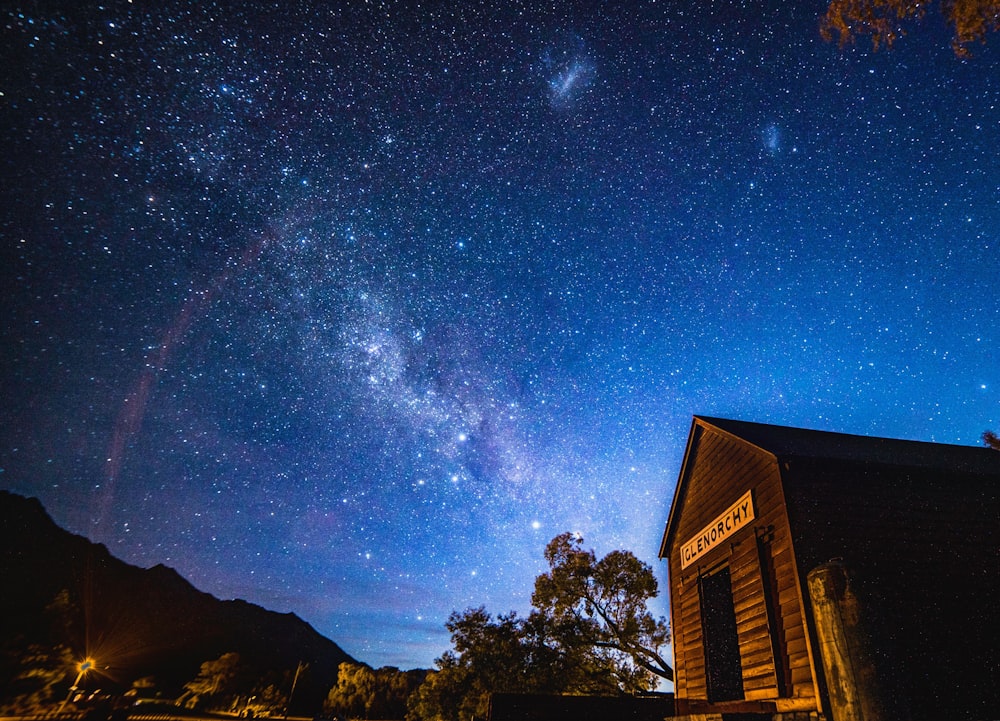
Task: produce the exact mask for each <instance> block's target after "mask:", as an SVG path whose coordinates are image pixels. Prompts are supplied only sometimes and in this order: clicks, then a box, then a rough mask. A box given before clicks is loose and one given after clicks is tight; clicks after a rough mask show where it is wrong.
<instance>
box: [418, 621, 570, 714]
mask: <svg viewBox="0 0 1000 721" xmlns="http://www.w3.org/2000/svg"><path fill="white" fill-rule="evenodd" d="M445 626H446V627H447V629H448V630H449V631H450V632H451V642H452V646H453V647H454V648H453V650H451V651H446V652H445V653H444V655H443V656H441V658H439V659H438V660H437V662H436V663H437V667H438V668H437V671H435V672H432V673H431V674H429V675H428V677H427V680H426V681H425V682H424V683H423V684H422V685H421V686H420V688H419V689H417V692H416V693H415V694H414V695H413V697H412V698H411V700H410V703H409V704H408V708H409V713H408V715H407V718H411V719H426V720H428V721H429V720H430V719H435V720H438V721H458V719H463V720H464V719H468V718H470V717H473V716H481V717H484V716H486V711H487V705H488V703H489V696H490V694H491V693H559V692H561V691H562V690H563V689H564V686H565V683H564V682H563V678H562V677H563V676H564V675H563V674H561V673H559V672H558V671H557V668H558V666H559V656H558V653H557V652H556V651H555V650H554V649H552V648H550V647H548V646H546V644H545V642H546V640H547V639H545V638H544V637H543V635H540V634H538V633H536V631H535V622H534V621H530V620H529V619H524V618H521V617H519V616H518V615H517V613H515V612H511V613H509V614H506V615H500V616H497V617H496V618H495V619H494V618H493V616H491V615H490V614H489V613H487V611H486V609H485V608H483V607H479V608H474V609H469V610H467V611H465V612H463V613H457V612H456V613H452V614H451V616H449V618H448V621H447V623H446V624H445Z"/></svg>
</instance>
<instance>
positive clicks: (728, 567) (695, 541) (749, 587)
mask: <svg viewBox="0 0 1000 721" xmlns="http://www.w3.org/2000/svg"><path fill="white" fill-rule="evenodd" d="M998 488H1000V453H998V452H997V451H994V450H991V449H988V448H977V447H967V446H953V445H942V444H935V443H922V442H915V441H903V440H893V439H886V438H872V437H864V436H852V435H845V434H840V433H829V432H823V431H812V430H804V429H799V428H786V427H781V426H772V425H764V424H759V423H748V422H743V421H733V420H726V419H719V418H707V417H699V416H696V417H695V418H694V421H693V423H692V426H691V433H690V436H689V438H688V445H687V450H686V453H685V457H684V463H683V466H682V469H681V473H680V478H679V479H678V483H677V488H676V490H675V493H674V499H673V504H672V506H671V509H670V517H669V520H668V522H667V527H666V531H665V533H664V536H663V543H662V546H661V549H660V557H661V558H663V559H666V560H667V562H668V575H669V587H670V614H671V621H672V627H673V637H674V641H673V647H674V663H675V674H676V680H675V694H676V704H677V713H678V715H685V714H689V715H694V714H703V713H733V714H755V713H756V714H760V717H762V718H768V717H769V716H771V715H773V714H778V713H785V714H790V716H785V717H784V718H789V717H791V718H798V717H801V718H813V717H825V718H827V719H832V720H833V721H841V720H842V719H849V718H850V719H853V718H858V719H861V718H864V719H866V721H873V720H874V719H913V720H914V721H916V720H918V719H942V718H947V719H997V718H1000V690H998V689H1000V663H998V658H1000V610H998V609H1000V583H998V580H1000V542H998V537H1000V503H998ZM831 561H834V563H833V564H831V563H830V562H831ZM811 573H812V577H811V580H810V574H811ZM824 583H825V584H826V585H824ZM824 589H825V591H824ZM810 590H812V596H810ZM824 592H825V593H826V596H824V595H823V594H824ZM831 598H832V600H833V605H832V606H830V605H828V604H827V601H830V600H831ZM824 609H825V610H824ZM830 609H832V613H831V612H830ZM834 627H836V628H834ZM831 629H832V631H831ZM831 633H833V635H832V636H831ZM837 634H840V635H839V636H838V635H837ZM848 687H850V688H848ZM845 688H847V689H848V690H847V691H845V690H844V689H845ZM844 693H848V695H850V693H853V694H855V698H853V699H852V698H846V700H845V697H844ZM858 697H860V700H859V698H858ZM845 703H846V704H847V705H846V706H845ZM741 718H742V716H741Z"/></svg>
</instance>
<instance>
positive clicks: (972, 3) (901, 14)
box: [820, 0, 1000, 57]
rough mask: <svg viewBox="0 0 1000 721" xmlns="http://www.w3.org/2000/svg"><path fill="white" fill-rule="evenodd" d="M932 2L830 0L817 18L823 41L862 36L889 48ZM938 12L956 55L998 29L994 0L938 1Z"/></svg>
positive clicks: (846, 40) (999, 7)
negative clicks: (949, 27)
mask: <svg viewBox="0 0 1000 721" xmlns="http://www.w3.org/2000/svg"><path fill="white" fill-rule="evenodd" d="M933 4H934V3H929V2H918V1H916V0H831V2H830V4H829V6H828V7H827V10H826V13H825V14H824V15H823V17H822V19H821V20H820V34H821V35H822V37H823V39H824V40H827V41H830V40H832V39H833V38H834V36H836V37H837V40H838V42H839V43H840V45H845V44H847V43H852V42H854V39H855V37H857V36H858V35H863V36H867V37H870V38H871V41H872V47H873V48H874V49H875V50H878V49H879V47H880V46H882V45H886V46H888V47H892V45H893V43H894V42H895V41H896V40H898V39H899V38H900V37H901V36H903V35H905V34H906V25H907V24H909V23H912V22H915V21H919V20H921V19H923V17H924V16H925V15H926V13H927V8H928V7H930V6H932V5H933ZM940 10H941V13H942V14H943V15H944V18H945V21H946V22H947V23H948V24H949V25H951V26H952V28H953V29H954V34H953V36H952V41H951V46H952V49H953V50H954V51H955V54H956V55H957V56H959V57H968V56H969V55H970V52H969V48H968V46H969V45H970V44H972V43H974V42H979V43H982V42H985V41H986V35H987V34H988V33H991V32H995V31H996V30H998V29H1000V1H998V0H942V1H941V3H940Z"/></svg>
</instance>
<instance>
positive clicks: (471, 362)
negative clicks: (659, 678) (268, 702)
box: [0, 0, 1000, 669]
mask: <svg viewBox="0 0 1000 721" xmlns="http://www.w3.org/2000/svg"><path fill="white" fill-rule="evenodd" d="M814 5H815V6H809V7H800V6H797V5H794V4H792V3H789V4H787V6H782V5H780V4H765V5H764V6H762V7H758V8H753V9H744V8H740V7H722V8H713V7H697V8H687V7H682V6H677V7H675V6H673V5H670V6H661V5H659V4H657V3H655V2H646V3H637V4H635V5H632V6H629V7H623V8H617V9H615V14H614V16H613V17H612V16H608V15H606V14H605V13H606V12H610V11H608V10H607V9H605V8H603V7H601V6H599V5H597V4H591V3H586V2H568V3H565V4H561V5H558V6H555V7H545V8H536V7H533V6H531V5H530V4H525V5H521V4H519V3H514V4H509V3H508V4H502V3H496V4H492V3H491V4H487V5H483V6H476V7H447V6H442V7H433V8H425V9H414V8H413V7H412V6H411V5H410V4H409V3H407V2H387V3H383V4H381V5H378V6H377V7H375V6H373V5H370V4H368V3H353V2H352V3H346V4H345V5H344V6H342V7H336V8H330V7H326V6H324V5H323V4H322V3H319V4H313V3H303V4H300V5H296V6H295V7H287V8H280V9H278V8H274V7H272V6H269V5H268V4H266V3H258V2H251V3H249V4H244V5H242V6H241V7H240V8H237V9H232V10H230V9H227V8H220V7H217V6H214V5H209V6H205V7H198V8H189V7H188V6H187V5H185V4H184V3H179V2H176V0H168V1H167V2H164V3H161V4H159V5H157V6H156V7H149V8H138V7H135V6H133V5H132V4H131V3H129V2H127V1H126V0H112V2H109V3H106V4H104V5H102V6H101V7H79V6H77V5H76V4H75V3H68V2H67V3H56V4H54V5H47V6H46V7H45V8H44V9H42V8H37V7H35V6H28V5H15V6H13V7H11V8H10V9H9V10H8V11H7V13H6V16H7V35H8V38H9V42H8V43H6V44H5V45H6V47H5V49H4V50H3V51H2V52H3V54H4V60H5V62H4V63H3V64H2V65H3V67H4V68H5V71H3V72H2V78H3V84H2V86H0V91H2V97H3V99H4V113H5V117H6V118H7V122H6V123H5V124H4V126H5V131H4V137H5V139H6V141H7V142H6V146H7V147H8V148H9V157H8V159H7V162H6V163H5V164H4V171H3V172H4V175H3V182H2V183H0V194H2V199H3V207H4V208H5V211H6V212H5V213H4V219H3V231H4V235H5V237H6V238H8V240H9V243H8V262H7V263H5V264H4V266H5V268H4V279H5V285H6V287H7V288H9V289H10V290H8V293H7V298H8V301H9V312H8V319H9V320H8V323H6V324H4V327H3V330H2V333H3V336H2V346H3V348H4V349H5V351H4V364H3V369H4V370H3V375H2V383H3V387H4V388H5V393H4V397H5V403H4V404H3V407H2V410H0V413H2V416H0V427H2V428H3V431H2V434H3V435H2V438H3V442H2V444H0V488H4V489H8V490H10V491H12V492H15V493H18V494H20V495H24V496H29V497H37V498H38V499H39V500H40V502H41V503H42V505H43V506H44V507H45V509H46V511H47V512H48V513H49V514H50V516H51V517H52V518H53V520H54V521H55V522H56V523H57V525H59V526H60V527H62V528H64V529H66V530H68V531H70V532H72V533H76V534H79V535H82V536H84V537H86V538H88V539H90V540H92V541H94V542H97V543H101V544H103V545H105V546H106V547H107V548H108V550H109V551H110V552H111V553H112V555H114V556H115V557H117V558H120V559H121V560H123V561H125V562H127V563H130V564H132V565H136V566H140V567H143V568H149V567H152V566H155V565H157V564H162V565H165V566H168V567H170V568H172V569H174V570H176V571H177V572H178V573H179V574H180V575H181V576H182V577H183V578H184V579H185V580H187V581H188V582H190V583H191V584H192V585H194V586H195V587H196V588H198V589H200V590H203V591H205V592H206V593H210V594H212V595H213V596H215V597H217V598H220V599H224V600H225V599H233V598H240V599H243V600H246V601H248V602H250V603H254V604H256V605H258V606H261V607H263V608H265V609H269V610H272V611H275V612H280V613H294V614H295V615H297V616H298V617H299V618H301V619H302V620H304V621H305V622H307V623H308V624H310V625H311V626H312V627H313V628H315V629H316V630H317V632H318V633H320V634H321V635H323V636H324V637H327V638H329V639H330V640H331V641H333V642H334V643H336V644H337V645H339V646H340V647H341V648H343V649H344V650H345V651H346V652H347V653H348V654H349V655H350V656H352V657H354V658H356V659H358V660H359V661H363V662H365V663H368V664H369V665H371V666H372V667H375V668H378V667H382V666H395V667H397V668H400V669H412V668H432V667H433V660H434V659H435V658H437V657H438V656H440V655H441V653H442V652H444V651H445V650H447V649H448V648H449V646H450V642H449V634H448V632H447V630H446V629H445V627H444V622H445V620H446V619H447V617H448V615H449V614H450V613H451V612H452V611H462V610H464V609H467V608H473V607H477V606H480V605H484V606H485V607H486V608H487V610H488V611H489V612H491V613H493V614H497V613H506V612H508V611H511V610H516V611H518V612H519V613H520V614H523V613H524V612H526V611H527V609H528V608H529V606H530V596H531V590H532V585H533V582H534V578H535V577H536V576H537V575H538V574H539V573H541V572H542V571H544V570H545V568H546V566H545V561H544V558H543V552H544V548H545V544H546V543H547V542H548V541H549V539H551V538H553V537H554V536H556V535H558V534H559V533H562V532H566V531H569V532H574V533H579V534H581V535H582V536H583V538H584V546H585V547H586V548H593V549H594V550H595V551H596V553H597V554H598V556H602V555H604V554H606V553H608V552H609V551H611V550H615V549H624V550H629V551H632V552H633V553H634V554H635V555H636V556H637V557H638V558H639V559H640V560H642V561H644V562H646V563H648V564H650V565H651V566H652V567H653V569H654V572H655V573H656V575H657V578H658V580H659V582H660V591H661V592H660V597H659V598H658V599H657V601H656V603H655V604H654V607H653V609H652V610H653V612H654V614H655V615H656V616H667V615H668V613H667V605H666V599H665V587H666V584H665V568H664V565H663V564H662V563H661V562H660V561H659V560H658V559H657V557H656V556H657V550H658V548H659V541H660V538H661V536H662V532H663V528H664V526H665V524H666V521H667V514H668V512H669V506H670V502H671V499H672V496H673V490H674V486H675V484H676V481H677V478H678V475H679V472H680V463H681V459H682V457H683V454H684V449H685V442H686V439H687V434H688V430H689V428H690V424H691V417H692V416H694V415H696V414H697V415H707V416H716V417H727V418H736V419H741V420H748V421H753V422H761V423H771V424H776V425H783V426H791V427H802V428H812V429H816V430H826V431H835V432H839V433H850V434H855V435H865V436H877V437H885V438H900V439H909V440H921V441H929V442H936V443H950V444H958V445H980V444H981V441H980V436H981V434H982V433H983V432H984V431H986V430H991V429H992V430H997V429H1000V403H998V395H997V389H998V388H1000V363H998V362H997V350H996V349H997V347H998V341H1000V338H998V333H1000V308H998V307H997V306H996V303H995V298H996V295H997V291H998V288H1000V262H998V261H997V257H998V253H997V250H998V247H1000V238H998V236H997V234H996V228H998V227H1000V158H998V156H997V154H996V148H997V147H998V146H1000V89H997V88H996V87H995V83H993V82H992V79H993V78H994V77H996V76H997V73H998V71H1000V54H998V52H1000V51H998V50H997V44H998V43H997V39H996V38H995V37H990V38H988V39H987V42H986V43H985V44H983V45H976V46H975V47H974V48H972V56H971V57H970V58H965V59H960V58H957V57H956V56H955V54H954V53H953V52H952V49H951V46H950V44H949V43H950V38H949V35H948V28H947V27H945V25H944V23H943V22H942V21H940V20H939V19H937V18H932V17H928V18H927V19H926V21H925V22H922V23H919V24H917V25H915V26H914V27H913V28H912V30H911V32H910V33H909V34H908V35H906V36H905V37H902V38H900V39H899V40H898V41H897V42H896V43H895V45H894V46H893V47H892V48H891V49H889V50H881V51H879V52H877V53H873V52H872V51H871V49H870V46H869V45H866V43H865V41H864V40H863V39H859V40H858V42H857V44H855V45H853V46H847V47H844V48H840V47H838V45H837V44H836V43H827V42H824V41H823V40H822V39H821V38H820V36H819V30H818V24H819V15H820V14H821V13H822V11H823V9H824V7H825V5H824V4H823V3H816V4H814Z"/></svg>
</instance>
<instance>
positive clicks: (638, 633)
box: [407, 533, 673, 721]
mask: <svg viewBox="0 0 1000 721" xmlns="http://www.w3.org/2000/svg"><path fill="white" fill-rule="evenodd" d="M582 543H583V539H582V538H579V537H577V536H573V535H572V534H569V533H564V534H562V535H560V536H556V537H555V538H554V539H552V541H550V542H549V544H548V546H547V547H546V550H545V558H546V560H547V561H548V563H549V572H548V573H544V574H542V575H540V576H539V577H538V578H536V579H535V591H534V593H533V594H532V604H533V605H534V609H533V610H532V612H531V613H530V615H529V616H528V617H527V618H522V617H519V616H518V615H517V614H516V613H513V612H512V613H509V614H506V615H500V616H497V617H493V616H491V615H490V614H489V613H487V611H486V609H485V608H482V607H480V608H475V609H469V610H467V611H465V612H463V613H453V614H452V615H451V616H450V617H449V619H448V622H447V624H446V626H447V628H448V630H449V631H450V632H451V639H452V646H453V649H452V650H451V651H448V652H446V653H445V654H444V655H443V656H442V657H441V658H439V659H438V660H437V670H436V671H433V672H431V673H430V674H428V677H427V680H426V681H425V682H424V683H423V684H422V685H421V686H420V688H419V689H417V692H416V693H415V694H413V696H412V697H411V698H410V701H409V704H408V707H409V711H408V713H407V719H408V720H409V721H458V720H459V719H468V718H471V717H474V716H478V717H485V716H486V715H487V711H488V704H489V697H490V694H492V693H539V694H543V693H548V694H582V695H615V694H629V693H639V692H644V691H649V690H651V689H653V688H655V686H656V684H657V681H658V680H659V679H660V678H664V679H672V678H673V671H672V670H671V668H670V666H669V665H668V664H667V663H666V662H665V661H664V660H663V658H662V656H661V655H660V650H661V649H662V647H663V646H664V645H665V644H666V643H667V642H668V641H669V640H670V634H669V631H668V629H667V624H666V621H665V620H664V619H662V618H661V619H654V618H653V616H652V614H651V613H650V612H649V610H648V608H647V603H648V601H649V600H650V599H652V598H655V597H656V595H657V593H658V587H657V583H656V578H655V577H654V576H653V572H652V569H651V568H650V567H649V566H648V565H646V564H645V563H643V562H641V561H639V560H638V559H637V558H636V557H635V556H634V555H632V554H631V553H629V552H628V551H612V552H611V553H609V554H608V555H607V556H605V557H604V558H602V559H600V560H597V557H596V556H595V554H594V552H593V551H585V550H583V549H582V548H581V546H582Z"/></svg>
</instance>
